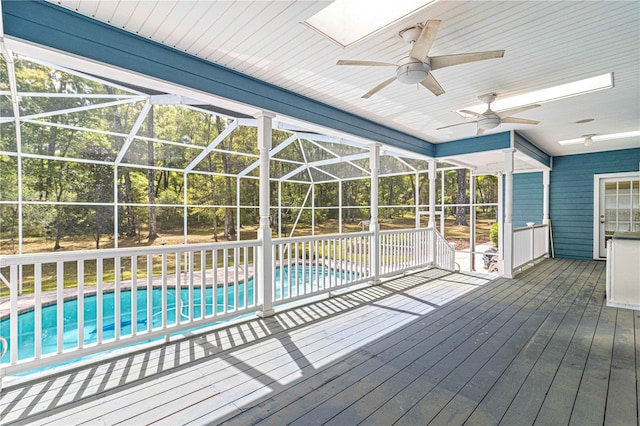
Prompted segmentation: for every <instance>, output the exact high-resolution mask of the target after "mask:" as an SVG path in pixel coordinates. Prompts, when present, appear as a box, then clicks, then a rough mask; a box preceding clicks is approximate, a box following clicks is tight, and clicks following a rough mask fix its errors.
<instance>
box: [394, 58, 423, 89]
mask: <svg viewBox="0 0 640 426" xmlns="http://www.w3.org/2000/svg"><path fill="white" fill-rule="evenodd" d="M427 61H428V59H427ZM430 70H431V67H430V66H429V63H428V62H421V61H419V60H418V59H415V58H412V57H411V56H407V57H406V58H402V59H401V60H400V61H399V62H398V68H397V69H396V76H397V77H398V81H399V82H400V83H404V84H418V83H420V82H421V81H422V80H424V79H425V78H427V75H429V71H430Z"/></svg>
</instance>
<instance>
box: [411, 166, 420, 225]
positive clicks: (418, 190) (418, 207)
mask: <svg viewBox="0 0 640 426" xmlns="http://www.w3.org/2000/svg"><path fill="white" fill-rule="evenodd" d="M414 193H415V195H414V196H413V198H414V199H415V201H416V203H415V204H416V229H419V228H420V173H419V172H416V187H415V191H414Z"/></svg>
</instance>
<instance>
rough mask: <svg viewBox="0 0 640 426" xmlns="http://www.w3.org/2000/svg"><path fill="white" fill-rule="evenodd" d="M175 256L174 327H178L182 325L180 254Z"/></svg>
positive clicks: (177, 253)
mask: <svg viewBox="0 0 640 426" xmlns="http://www.w3.org/2000/svg"><path fill="white" fill-rule="evenodd" d="M175 256H176V275H175V277H176V294H175V297H174V299H173V301H174V302H175V312H176V320H175V325H176V326H178V325H180V324H181V323H182V281H181V279H180V278H181V277H182V264H181V262H180V252H176V253H175Z"/></svg>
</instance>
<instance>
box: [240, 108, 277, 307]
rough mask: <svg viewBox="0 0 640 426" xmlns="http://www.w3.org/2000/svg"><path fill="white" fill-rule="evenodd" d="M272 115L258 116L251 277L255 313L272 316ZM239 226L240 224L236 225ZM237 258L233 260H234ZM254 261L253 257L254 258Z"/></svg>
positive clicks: (263, 113)
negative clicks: (254, 264) (257, 222)
mask: <svg viewBox="0 0 640 426" xmlns="http://www.w3.org/2000/svg"><path fill="white" fill-rule="evenodd" d="M274 117H275V115H274V114H272V113H269V112H266V111H261V112H259V113H258V114H256V118H257V119H258V151H259V152H260V227H259V228H258V240H259V241H260V245H259V246H258V259H257V260H258V262H257V263H258V267H257V268H256V269H255V271H256V272H255V277H256V278H257V283H258V305H259V306H258V312H257V314H258V316H261V317H266V316H270V315H273V313H274V311H273V282H272V278H273V260H274V259H273V250H272V248H273V241H272V237H271V224H270V220H269V206H270V201H269V151H270V150H271V143H272V140H271V136H272V134H271V130H272V129H271V126H272V119H273V118H274ZM238 226H240V224H238ZM236 261H237V260H236ZM254 262H256V259H254Z"/></svg>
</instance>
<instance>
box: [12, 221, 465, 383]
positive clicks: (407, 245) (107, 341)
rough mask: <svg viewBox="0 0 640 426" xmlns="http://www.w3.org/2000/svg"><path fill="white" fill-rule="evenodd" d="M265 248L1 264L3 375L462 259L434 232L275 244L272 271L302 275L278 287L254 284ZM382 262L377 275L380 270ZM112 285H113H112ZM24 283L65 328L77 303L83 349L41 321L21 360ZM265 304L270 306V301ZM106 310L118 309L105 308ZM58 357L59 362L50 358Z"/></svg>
mask: <svg viewBox="0 0 640 426" xmlns="http://www.w3.org/2000/svg"><path fill="white" fill-rule="evenodd" d="M263 244H264V242H263V241H262V240H242V241H230V242H219V243H213V242H212V243H200V244H177V245H169V246H154V247H134V248H117V249H102V250H90V251H69V252H59V253H33V254H23V255H8V256H2V257H1V258H0V265H1V266H2V267H6V268H7V269H8V271H7V272H8V275H7V278H8V282H7V280H6V279H5V278H4V277H1V276H0V278H1V279H2V280H3V281H4V283H5V284H9V287H10V293H9V300H8V301H6V302H8V305H9V310H10V315H9V317H8V318H9V321H10V323H9V334H8V335H5V340H6V342H5V341H4V340H3V341H1V342H0V344H2V345H3V346H2V352H9V354H10V361H9V364H8V365H7V366H5V365H4V364H3V368H5V373H7V374H13V373H17V372H20V371H27V370H29V369H32V368H37V367H39V366H44V365H49V364H51V363H55V362H61V361H65V360H70V359H74V358H77V357H80V356H84V355H89V354H91V353H96V352H100V351H104V350H108V349H112V348H117V347H121V346H125V345H128V344H132V343H136V342H141V341H145V340H148V339H152V338H155V337H159V336H165V337H166V336H169V335H171V334H173V333H177V332H181V331H183V330H188V329H191V328H194V327H198V326H202V325H209V324H212V323H219V322H220V321H223V320H225V319H228V318H232V317H237V316H239V315H251V314H257V313H258V312H259V311H260V310H261V309H262V308H263V306H264V303H270V304H271V306H278V305H283V304H285V303H291V302H294V301H303V300H304V299H308V298H309V297H317V296H319V295H321V294H323V293H332V292H334V291H336V290H338V289H344V288H348V287H351V286H353V285H365V284H368V285H373V284H375V283H377V282H379V280H380V278H381V277H383V276H389V275H395V274H398V273H401V272H404V271H407V270H411V269H415V268H420V267H427V266H430V265H433V266H436V267H440V268H443V269H449V270H453V269H454V266H455V251H454V250H453V248H452V247H451V246H450V245H449V243H448V242H447V241H446V240H445V239H444V238H443V237H442V235H441V234H438V233H437V232H436V231H435V230H434V229H432V228H420V229H404V230H387V231H381V232H380V231H363V232H354V233H342V234H324V235H315V236H303V237H289V238H278V239H273V240H272V241H271V244H270V246H271V247H269V248H268V249H269V250H273V252H272V254H273V257H272V258H273V260H274V263H279V265H280V266H281V267H286V266H292V265H295V268H294V269H290V270H289V271H288V275H285V274H284V273H282V274H281V275H280V276H278V277H277V278H276V272H275V269H272V276H271V277H270V278H267V279H265V280H264V281H263V280H257V281H256V282H255V283H254V282H253V281H251V283H253V284H249V281H248V278H249V277H250V276H251V275H254V276H255V275H256V274H257V273H259V271H260V269H259V265H260V263H261V262H263V259H262V258H261V257H260V255H259V251H258V250H259V248H260V247H262V246H263ZM176 255H177V256H176ZM183 255H184V256H183ZM374 255H375V257H374ZM127 258H129V259H127ZM374 259H376V260H375V261H376V262H377V265H373V264H372V262H373V261H374ZM111 260H113V262H111ZM87 262H89V263H87ZM91 262H93V263H91ZM94 263H95V264H94ZM25 265H26V266H27V267H26V268H22V267H23V266H25ZM87 265H90V267H87ZM217 265H220V266H217ZM276 266H277V265H276ZM307 267H309V271H311V268H315V269H313V272H306V268H307ZM113 271H120V273H115V274H114V273H113ZM281 272H282V271H281ZM3 273H5V271H4V270H3ZM107 273H108V274H110V275H108V274H107ZM5 275H6V273H5ZM45 275H46V282H47V283H53V284H54V287H55V290H54V291H43V290H44V288H43V285H44V281H45V280H44V277H45ZM106 276H111V277H112V278H110V279H109V280H113V281H110V282H107V278H105V277H106ZM124 277H126V279H125V278H124ZM294 277H295V280H294V279H293V278H294ZM67 278H68V279H67ZM24 280H27V281H28V282H29V283H33V291H34V294H33V295H29V296H28V297H32V298H33V309H34V311H36V312H38V313H39V315H42V312H43V309H44V308H45V307H47V305H49V304H50V303H53V305H52V306H54V308H53V309H54V310H55V315H56V316H57V318H64V322H65V324H66V322H67V318H65V317H64V315H65V313H64V310H63V308H62V306H63V302H64V301H65V300H66V299H68V298H71V297H78V304H79V308H78V310H77V313H76V315H75V316H74V317H73V318H71V319H70V321H71V322H73V323H76V324H78V325H80V324H84V326H85V327H83V326H79V327H77V330H76V331H75V333H74V334H75V338H76V339H77V342H78V343H77V345H76V346H74V347H65V345H64V342H65V340H64V339H65V335H64V328H62V327H61V328H58V329H57V330H56V331H54V333H53V334H51V333H49V331H50V330H44V329H43V323H42V322H41V321H40V322H39V321H36V322H35V323H34V325H33V336H34V339H35V345H36V346H35V348H36V349H35V350H34V356H33V357H32V358H29V359H21V358H19V355H18V346H17V345H13V344H11V343H13V342H14V341H18V340H19V333H22V331H21V330H20V329H19V327H18V323H17V318H18V315H19V308H18V306H19V305H18V301H19V298H21V297H22V295H21V293H20V292H19V291H16V289H20V288H21V285H22V282H23V281H24ZM65 280H71V281H73V282H71V286H65ZM263 283H266V284H267V285H270V286H271V289H270V290H271V291H269V292H268V293H269V294H268V295H265V294H264V292H262V291H261V289H260V288H259V286H260V285H262V284H263ZM89 287H91V288H90V289H89ZM158 290H159V291H160V293H161V296H160V297H159V299H160V300H159V301H154V291H158ZM88 293H91V296H92V297H95V298H96V299H95V300H96V301H95V306H96V307H97V308H96V309H97V312H96V318H97V319H96V324H95V330H97V332H96V334H95V336H94V335H89V334H88V331H86V330H85V328H86V325H87V322H86V321H85V318H84V309H82V306H84V303H85V302H84V299H83V298H82V297H81V295H83V294H84V295H87V294H88ZM133 294H139V295H140V296H139V297H140V298H141V299H140V300H144V299H146V303H144V306H146V308H145V307H144V306H143V305H142V304H141V305H140V306H138V302H137V299H136V297H132V296H131V295H133ZM172 297H175V301H174V300H173V299H172ZM265 297H268V298H269V301H267V300H266V299H264V300H263V298H265ZM107 298H108V299H107ZM105 300H109V301H111V300H113V303H112V302H108V303H107V304H105V302H104V301H105ZM91 303H93V302H91ZM129 304H130V311H129V307H127V308H126V309H125V306H128V305H129ZM105 306H110V307H109V308H105ZM111 306H112V307H111ZM152 306H153V309H151V307H152ZM138 308H141V309H140V310H139V309H138ZM156 308H158V309H159V312H156ZM49 309H50V308H49ZM103 310H104V312H103ZM107 310H108V312H107ZM174 317H175V318H174ZM110 321H113V324H112V325H111V322H110ZM61 322H62V320H61V319H59V320H58V321H57V323H58V324H59V323H61ZM140 324H143V325H140ZM45 334H46V335H47V339H46V340H47V341H46V342H45V339H44V336H45ZM9 345H10V347H9ZM56 347H57V348H58V349H56ZM52 351H53V352H52ZM55 351H57V353H56V355H55V356H47V355H49V354H52V353H54V352H55Z"/></svg>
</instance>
